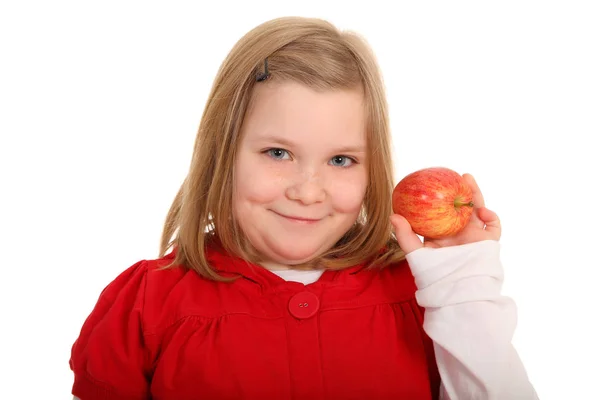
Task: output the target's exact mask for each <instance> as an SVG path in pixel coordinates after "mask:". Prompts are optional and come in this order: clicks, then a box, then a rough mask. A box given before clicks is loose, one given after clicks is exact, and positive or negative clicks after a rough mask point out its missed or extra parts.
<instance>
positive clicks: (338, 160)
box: [331, 156, 355, 168]
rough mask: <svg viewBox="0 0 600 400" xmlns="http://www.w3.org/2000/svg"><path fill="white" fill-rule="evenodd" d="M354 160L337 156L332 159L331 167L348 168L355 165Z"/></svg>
mask: <svg viewBox="0 0 600 400" xmlns="http://www.w3.org/2000/svg"><path fill="white" fill-rule="evenodd" d="M354 162H355V161H354V160H353V159H351V158H350V157H346V156H335V157H333V158H332V159H331V165H333V166H334V167H342V168H347V167H349V166H351V165H352V164H354Z"/></svg>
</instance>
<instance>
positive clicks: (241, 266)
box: [167, 242, 372, 291]
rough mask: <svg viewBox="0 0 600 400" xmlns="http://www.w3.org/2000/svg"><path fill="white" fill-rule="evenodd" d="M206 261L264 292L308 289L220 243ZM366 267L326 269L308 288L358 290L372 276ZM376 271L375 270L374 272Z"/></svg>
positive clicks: (212, 245) (210, 249)
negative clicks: (236, 253)
mask: <svg viewBox="0 0 600 400" xmlns="http://www.w3.org/2000/svg"><path fill="white" fill-rule="evenodd" d="M176 251H177V247H174V249H173V251H172V252H171V253H170V254H169V255H167V257H169V258H173V257H175V253H176ZM206 258H207V260H208V262H209V263H210V265H211V266H212V268H213V270H214V271H215V272H217V273H218V274H219V275H221V276H224V277H236V276H239V277H241V278H244V279H247V280H249V281H252V282H254V283H256V284H257V285H259V286H260V287H261V288H262V289H263V290H275V291H281V290H287V289H298V288H300V287H304V284H302V283H300V282H294V281H286V280H284V279H283V278H281V277H280V276H278V275H277V274H275V273H273V272H272V271H270V270H268V269H266V268H264V267H263V266H261V265H258V264H254V263H251V262H249V261H247V260H244V259H242V258H240V257H238V256H236V255H233V254H230V253H228V252H227V251H226V250H225V249H224V248H223V247H222V246H221V245H220V244H219V243H217V242H211V243H210V244H209V245H208V246H207V248H206ZM365 267H366V264H365V263H361V264H358V265H354V266H350V267H347V268H344V269H342V270H337V271H332V270H326V271H325V272H324V273H323V274H322V275H321V276H320V277H319V279H318V280H317V281H316V282H314V283H311V284H309V285H307V286H311V287H314V288H315V289H316V288H325V287H336V286H344V287H347V288H351V287H354V286H355V285H358V284H359V280H362V276H360V277H359V276H358V275H359V272H363V270H364V272H365V273H369V272H370V271H368V270H366V269H365ZM371 272H372V271H371Z"/></svg>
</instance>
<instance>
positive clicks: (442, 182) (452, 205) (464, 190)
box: [392, 167, 473, 239]
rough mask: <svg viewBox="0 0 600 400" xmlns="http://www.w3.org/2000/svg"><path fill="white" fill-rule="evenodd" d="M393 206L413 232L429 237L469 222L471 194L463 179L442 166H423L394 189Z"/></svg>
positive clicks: (457, 229)
mask: <svg viewBox="0 0 600 400" xmlns="http://www.w3.org/2000/svg"><path fill="white" fill-rule="evenodd" d="M392 208H393V210H394V213H395V214H400V215H402V216H403V217H404V218H406V220H407V221H408V222H409V223H410V226H411V227H412V229H413V231H414V232H415V233H416V234H418V235H421V236H423V237H426V238H429V239H439V238H442V237H447V236H453V235H455V234H457V233H458V232H460V231H461V230H462V229H463V228H464V227H465V225H467V223H468V222H469V219H470V218H471V214H472V213H473V193H472V191H471V188H470V187H469V185H468V184H467V182H466V181H465V180H464V178H463V177H462V176H461V175H459V174H458V173H456V172H454V171H453V170H451V169H448V168H444V167H434V168H425V169H421V170H419V171H416V172H413V173H411V174H409V175H407V176H406V177H404V178H403V179H402V180H401V181H400V182H399V183H398V184H397V185H396V187H395V188H394V192H393V195H392Z"/></svg>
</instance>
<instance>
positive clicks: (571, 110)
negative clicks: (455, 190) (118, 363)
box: [0, 0, 600, 400]
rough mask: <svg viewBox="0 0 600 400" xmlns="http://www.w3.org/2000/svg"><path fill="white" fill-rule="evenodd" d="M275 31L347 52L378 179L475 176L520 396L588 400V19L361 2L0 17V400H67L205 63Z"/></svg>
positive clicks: (595, 14)
mask: <svg viewBox="0 0 600 400" xmlns="http://www.w3.org/2000/svg"><path fill="white" fill-rule="evenodd" d="M207 4H208V3H207ZM284 15H302V16H311V17H321V18H326V19H328V20H330V21H331V22H333V23H334V24H336V25H337V26H339V27H340V28H344V29H351V30H354V31H356V32H358V33H360V34H362V35H363V36H364V37H366V39H367V40H368V41H369V42H370V44H371V45H372V47H373V48H374V50H375V52H376V54H377V56H378V59H379V62H380V65H381V68H382V70H383V73H384V78H385V81H386V87H387V92H388V99H389V105H390V111H391V124H392V130H393V134H394V145H395V156H396V163H397V164H396V166H397V168H396V172H397V180H399V179H400V178H402V177H403V176H404V175H406V174H407V173H409V172H412V171H414V170H416V169H419V168H423V167H429V166H438V165H441V166H446V167H450V168H452V169H455V170H456V171H457V172H460V173H464V172H470V173H472V174H473V175H474V176H475V178H476V179H477V181H478V183H479V185H480V187H481V189H482V191H483V194H484V197H485V199H486V203H487V206H488V207H489V208H491V209H492V210H494V211H496V212H497V213H498V214H499V215H500V218H501V220H502V223H503V237H502V239H501V241H502V243H503V247H502V259H503V263H504V267H505V270H506V283H505V287H504V292H505V294H507V295H509V296H512V297H513V298H514V299H515V300H516V302H517V304H518V309H519V323H518V328H517V331H516V334H515V337H514V344H515V346H516V348H517V350H518V351H519V353H520V355H521V357H522V359H523V361H524V363H525V365H526V367H527V370H528V372H529V375H530V378H531V380H532V382H533V383H534V385H535V387H536V389H537V391H538V393H539V395H540V398H541V399H545V400H551V399H557V400H558V399H560V400H564V399H583V398H600V395H599V394H598V393H599V391H598V390H597V389H596V387H597V381H598V373H599V372H600V367H599V366H598V360H599V359H600V345H599V343H598V339H599V338H600V324H599V322H600V317H599V315H600V312H599V311H598V306H600V300H599V298H600V295H599V293H600V288H599V285H598V278H599V274H598V268H599V267H600V261H599V257H598V247H599V244H598V243H599V242H598V239H599V237H598V236H599V235H598V226H599V225H600V217H599V215H600V197H599V190H598V186H599V184H600V178H599V177H598V176H599V174H600V162H599V161H598V158H599V155H598V153H599V150H600V146H599V145H598V136H599V135H600V78H599V76H600V39H599V38H600V28H599V27H600V24H599V23H598V21H600V13H599V7H598V5H597V2H593V1H590V2H581V1H562V2H559V1H544V2H541V1H539V2H533V1H503V2H483V1H456V2H447V1H428V2H424V1H423V2H418V3H417V2H398V3H395V4H394V5H393V6H392V3H388V2H384V1H374V0H370V1H367V2H365V1H360V2H359V1H356V2H343V3H342V2H340V3H335V2H329V1H324V0H321V1H308V0H303V1H298V2H284V1H271V0H261V1H255V2H242V1H217V2H210V4H208V5H206V4H202V5H201V2H200V1H196V2H175V1H173V2H167V1H163V2H148V1H145V2H142V1H103V2H82V1H72V2H66V1H52V2H42V1H39V2H28V1H6V2H2V3H1V6H0V135H1V136H0V138H1V139H0V167H1V169H0V177H1V181H0V193H1V196H0V217H1V219H0V235H1V236H0V246H1V257H0V267H1V269H0V271H1V272H0V274H1V275H0V296H1V298H0V308H1V312H0V337H1V340H0V368H1V371H0V398H2V399H8V398H11V399H12V398H19V399H40V398H44V399H61V398H70V389H71V384H72V378H73V377H72V373H71V371H70V370H69V365H68V360H69V355H70V349H71V345H72V344H73V341H74V340H75V339H76V338H77V336H78V334H79V329H80V328H81V325H82V323H83V322H84V319H85V318H86V317H87V315H88V314H89V312H90V311H91V309H92V307H93V306H94V304H95V302H96V300H97V298H98V295H99V294H100V291H101V290H102V289H103V288H104V287H105V286H106V285H107V284H108V283H109V282H110V281H111V280H112V279H114V278H115V277H116V276H117V275H118V274H119V273H120V272H121V271H123V270H124V269H125V268H127V267H128V266H130V265H131V264H133V263H135V262H136V261H138V260H140V259H144V258H155V257H156V256H158V244H159V238H160V234H161V230H162V224H163V222H164V218H165V216H166V212H167V210H168V207H169V206H170V204H171V201H172V200H173V197H174V195H175V193H176V191H177V189H178V188H179V186H180V184H181V182H182V180H183V179H184V177H185V175H186V173H187V168H188V166H189V162H190V157H191V153H192V145H193V141H194V138H195V135H196V129H197V127H198V124H199V121H200V116H201V113H202V110H203V107H204V104H205V101H206V99H207V95H208V91H209V89H210V86H211V85H212V81H213V78H214V76H215V74H216V72H217V69H218V67H219V64H220V63H221V61H222V60H223V58H224V57H225V56H226V54H227V53H228V52H229V50H230V48H231V47H232V46H233V44H234V43H235V42H236V41H237V40H238V39H239V38H240V37H241V36H242V35H243V34H245V33H246V32H247V31H248V30H249V29H251V28H253V27H254V26H256V25H258V24H259V23H261V22H264V21H266V20H268V19H271V18H274V17H279V16H284ZM595 396H598V397H595ZM507 400H508V399H507Z"/></svg>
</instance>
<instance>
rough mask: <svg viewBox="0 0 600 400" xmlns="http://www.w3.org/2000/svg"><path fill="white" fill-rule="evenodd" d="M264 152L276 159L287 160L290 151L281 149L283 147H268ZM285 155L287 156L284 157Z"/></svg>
mask: <svg viewBox="0 0 600 400" xmlns="http://www.w3.org/2000/svg"><path fill="white" fill-rule="evenodd" d="M266 153H267V154H268V155H269V156H270V157H271V158H274V159H276V160H287V159H289V158H290V153H288V152H287V150H283V149H269V150H267V151H266ZM286 156H287V158H286Z"/></svg>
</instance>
